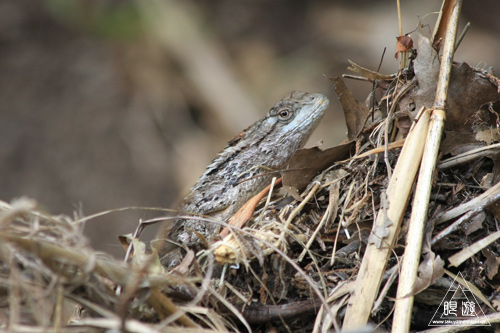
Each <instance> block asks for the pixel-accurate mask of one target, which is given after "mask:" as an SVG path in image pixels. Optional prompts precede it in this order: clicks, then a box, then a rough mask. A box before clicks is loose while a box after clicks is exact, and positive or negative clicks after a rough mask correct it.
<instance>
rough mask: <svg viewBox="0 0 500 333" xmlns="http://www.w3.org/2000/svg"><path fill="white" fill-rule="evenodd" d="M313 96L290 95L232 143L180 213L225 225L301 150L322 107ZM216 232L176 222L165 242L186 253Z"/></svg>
mask: <svg viewBox="0 0 500 333" xmlns="http://www.w3.org/2000/svg"><path fill="white" fill-rule="evenodd" d="M328 104H329V101H328V98H327V97H325V96H324V95H322V94H319V93H306V92H302V91H293V92H291V93H290V94H288V95H286V96H285V97H284V98H283V99H282V100H281V101H279V102H278V103H276V105H274V106H273V107H272V108H271V109H270V110H269V112H268V113H267V115H266V116H265V117H263V118H261V119H260V120H258V121H257V122H256V123H254V124H253V125H251V126H250V127H248V128H247V129H246V130H244V131H242V132H241V133H239V134H238V135H237V136H236V137H234V138H233V139H232V140H231V141H230V142H229V143H228V144H227V146H226V147H225V148H224V149H223V150H222V151H221V152H220V153H219V154H218V156H217V157H216V158H215V159H214V160H213V161H212V163H211V164H210V165H209V166H208V167H207V168H206V170H205V173H204V174H203V175H202V176H201V177H200V178H199V180H198V182H196V184H195V185H194V186H193V187H192V188H191V190H190V192H189V193H188V195H187V196H186V197H185V198H184V200H183V201H182V203H181V208H180V210H181V211H182V212H185V213H193V214H196V215H205V216H210V217H211V218H214V219H218V220H221V221H224V222H226V221H227V220H228V219H229V218H230V217H231V216H232V215H233V214H234V213H236V212H237V211H238V209H239V208H240V207H241V206H242V205H244V204H245V203H246V202H247V201H248V200H249V199H250V198H251V197H253V196H254V195H256V194H257V193H259V192H260V191H261V190H263V189H264V188H265V187H266V186H267V185H268V184H269V183H270V182H271V179H272V177H273V175H272V174H270V173H269V170H270V169H271V170H280V169H283V168H285V167H286V164H287V162H288V161H289V160H290V158H291V157H292V155H293V154H294V153H295V151H297V150H298V149H299V148H302V147H303V146H304V145H305V143H306V141H307V140H308V139H309V137H310V136H311V134H312V132H313V131H314V129H315V128H316V127H317V126H318V124H319V122H320V120H321V119H322V118H323V116H324V114H325V111H326V109H327V107H328ZM218 229H219V226H218V225H217V224H215V223H208V222H204V221H201V220H199V219H197V220H195V219H193V220H189V219H188V220H186V219H177V220H176V221H175V224H174V226H173V228H172V230H171V231H170V232H169V235H168V238H170V239H171V240H174V241H176V242H178V243H181V244H184V245H186V246H187V247H190V248H193V247H196V246H199V245H200V243H201V240H200V238H199V236H198V234H199V235H203V236H204V237H205V239H207V240H208V239H210V238H212V236H213V235H216V234H217V232H218Z"/></svg>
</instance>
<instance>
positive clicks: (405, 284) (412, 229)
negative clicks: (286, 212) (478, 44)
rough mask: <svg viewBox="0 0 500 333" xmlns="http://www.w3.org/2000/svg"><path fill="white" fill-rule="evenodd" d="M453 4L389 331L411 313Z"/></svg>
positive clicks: (405, 325) (406, 325) (400, 327)
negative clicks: (391, 326) (391, 325)
mask: <svg viewBox="0 0 500 333" xmlns="http://www.w3.org/2000/svg"><path fill="white" fill-rule="evenodd" d="M445 2H447V3H451V4H450V5H451V7H452V8H453V10H452V13H451V15H450V16H449V17H447V16H443V19H444V20H445V21H447V24H446V26H447V30H446V34H445V40H444V47H443V55H442V57H441V67H440V71H439V78H438V83H437V91H436V99H435V101H434V107H433V110H432V111H431V112H432V116H431V123H430V125H429V127H430V128H429V133H428V134H427V138H426V139H425V142H426V143H425V149H424V154H423V157H422V163H421V165H420V173H419V177H418V183H417V188H416V190H415V198H414V201H413V205H412V213H411V218H410V222H409V230H408V236H407V243H406V249H405V254H404V256H403V263H402V267H401V273H400V278H399V284H398V292H397V300H396V306H395V310H394V317H393V318H394V319H393V331H394V332H407V331H408V330H409V329H410V321H411V316H412V306H413V296H408V295H409V294H410V293H411V292H412V289H413V288H414V285H415V281H416V280H417V274H418V263H419V258H420V253H421V250H422V242H423V238H424V229H425V222H426V221H427V211H428V208H429V199H430V196H431V190H432V180H433V176H434V170H435V168H436V164H437V157H438V152H439V146H440V143H441V136H442V133H443V128H444V120H445V118H446V112H445V107H446V100H447V95H448V87H449V81H450V76H451V66H452V64H453V55H454V51H455V39H456V35H457V30H458V18H459V16H460V9H461V6H462V2H461V0H458V1H446V0H445Z"/></svg>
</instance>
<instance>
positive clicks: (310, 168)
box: [283, 142, 354, 194]
mask: <svg viewBox="0 0 500 333" xmlns="http://www.w3.org/2000/svg"><path fill="white" fill-rule="evenodd" d="M353 148H354V142H348V143H345V144H341V145H338V146H335V147H332V148H329V149H326V150H322V149H321V148H319V147H317V146H316V147H312V148H304V149H299V150H297V152H296V153H295V154H294V155H293V156H292V158H291V159H290V162H288V168H287V170H285V172H283V187H284V188H285V189H286V190H287V192H288V193H290V194H292V193H293V192H298V191H301V190H302V189H304V188H305V187H306V185H307V184H308V183H309V181H310V180H311V179H313V178H314V177H315V176H316V175H317V174H318V173H319V172H321V171H323V170H324V169H326V168H327V167H329V166H330V165H332V164H333V163H335V162H337V161H341V160H344V159H346V158H347V157H349V154H350V152H351V150H352V149H353Z"/></svg>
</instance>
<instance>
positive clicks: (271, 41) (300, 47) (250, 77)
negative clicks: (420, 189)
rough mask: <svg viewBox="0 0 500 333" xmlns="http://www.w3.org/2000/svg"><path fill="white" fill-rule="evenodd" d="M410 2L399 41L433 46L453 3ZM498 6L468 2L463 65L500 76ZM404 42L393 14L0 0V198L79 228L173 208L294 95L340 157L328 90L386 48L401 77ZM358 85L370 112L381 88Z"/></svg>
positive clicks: (330, 7)
mask: <svg viewBox="0 0 500 333" xmlns="http://www.w3.org/2000/svg"><path fill="white" fill-rule="evenodd" d="M401 3H402V13H403V32H404V33H408V32H411V31H414V30H415V29H416V28H417V26H418V24H419V22H421V23H422V24H423V25H424V26H423V28H422V29H423V31H424V32H426V33H429V34H430V32H431V31H432V29H433V27H434V22H435V20H436V18H437V15H436V14H435V12H437V11H438V10H439V8H440V5H441V1H437V0H424V1H405V0H402V1H401ZM499 7H500V5H499V3H498V1H496V0H481V1H465V4H464V8H463V15H462V18H463V22H462V26H463V25H464V23H465V22H467V21H470V22H471V23H472V26H471V29H470V31H469V33H468V34H467V35H466V37H465V39H464V41H463V43H462V44H461V46H460V48H459V50H458V53H457V55H456V58H455V59H456V60H457V61H466V62H468V63H469V64H470V65H472V66H478V67H482V68H488V67H490V66H492V67H494V68H499V66H500V59H499V57H498V54H500V38H499V33H500V27H499V25H500V21H499V20H498V18H497V16H498V13H499V12H500V8H499ZM398 34H399V31H398V20H397V9H396V1H375V0H372V1H370V0H365V1H362V0H350V1H333V0H330V1H283V0H251V1H250V0H248V1H247V0H239V1H235V0H200V1H187V0H186V1H171V0H149V1H139V0H138V1H129V0H105V1H102V0H45V1H41V0H40V1H33V0H0V117H1V121H0V161H1V162H0V172H1V177H0V199H1V200H5V201H11V200H12V199H13V198H16V197H20V196H29V197H32V198H34V199H36V200H37V201H38V202H39V203H40V205H41V206H42V207H43V209H45V210H46V211H49V212H51V213H53V214H68V215H73V214H74V213H75V212H76V213H77V214H84V215H91V214H95V213H98V212H102V211H106V210H109V209H114V208H120V207H129V206H144V207H162V208H169V207H175V202H176V201H177V200H178V199H179V198H181V197H182V196H183V194H185V193H186V192H187V191H188V189H189V187H190V186H191V185H192V184H193V183H194V182H195V181H196V180H197V179H198V177H199V176H200V175H201V174H202V173H203V170H204V168H205V166H206V165H208V164H209V163H210V161H211V159H212V158H213V157H214V156H215V154H216V153H217V152H218V151H220V150H221V149H222V148H223V147H224V145H225V143H226V142H227V141H228V140H229V139H230V138H232V137H233V136H234V135H235V134H237V133H238V132H239V131H240V130H242V129H244V128H245V127H247V126H249V125H250V124H252V123H253V122H254V121H256V120H257V119H259V118H260V117H262V116H263V115H264V114H265V113H266V112H267V110H268V109H269V108H270V107H271V106H272V105H274V103H275V102H276V101H278V100H279V99H281V97H282V96H283V95H284V94H286V93H287V92H289V91H291V90H305V91H310V92H313V91H314V92H321V93H323V94H326V95H327V96H328V97H329V98H330V100H331V107H330V110H329V111H328V114H327V116H326V117H325V118H324V120H323V122H322V124H321V125H320V128H318V130H317V131H316V133H315V134H314V136H313V137H312V138H311V140H310V142H309V144H308V145H309V146H311V145H313V144H314V143H315V142H317V141H319V140H323V142H324V143H323V144H324V146H325V147H329V146H332V145H335V144H337V143H339V142H340V141H342V140H343V139H344V138H345V132H346V130H345V126H344V121H343V115H342V111H341V108H340V106H339V104H338V102H337V98H336V96H335V95H334V93H333V91H332V89H331V84H330V81H329V80H328V79H327V78H326V77H327V76H336V75H341V74H343V73H347V66H348V62H347V60H348V59H351V60H353V61H355V62H356V63H358V64H360V65H362V66H365V67H368V68H371V69H374V70H376V68H377V67H378V64H379V62H380V58H381V55H382V53H383V50H384V47H387V51H386V54H385V57H384V60H383V64H382V67H381V72H384V73H394V72H396V71H397V70H398V68H399V63H398V61H397V60H395V59H394V52H395V40H396V39H395V37H396V36H398ZM347 84H348V86H349V87H350V89H352V90H353V91H354V93H355V95H356V96H357V97H358V99H360V100H364V99H365V98H366V96H367V95H368V93H369V91H370V88H371V85H370V84H367V83H363V82H356V81H352V80H347ZM158 215H161V213H158V212H147V211H143V210H137V211H128V212H122V213H113V214H107V215H105V216H102V217H100V218H95V219H93V220H91V221H89V222H88V223H87V224H86V226H85V232H86V234H87V235H88V236H89V237H90V239H91V241H92V245H93V246H94V247H95V248H96V249H100V250H103V251H106V252H108V253H111V254H113V255H115V256H117V257H120V256H122V255H123V250H122V248H121V246H120V245H119V243H118V241H117V235H120V234H126V233H131V232H132V231H133V230H134V228H135V226H136V224H137V222H138V221H139V219H141V218H142V219H145V218H149V217H153V216H158ZM153 233H154V228H150V229H149V230H147V231H146V238H147V237H149V236H151V235H152V234H153ZM148 235H149V236H148Z"/></svg>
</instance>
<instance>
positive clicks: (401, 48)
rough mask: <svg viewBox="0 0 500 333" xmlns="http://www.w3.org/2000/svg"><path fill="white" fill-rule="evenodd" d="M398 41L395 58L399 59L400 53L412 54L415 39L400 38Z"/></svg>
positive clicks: (397, 38) (408, 37)
mask: <svg viewBox="0 0 500 333" xmlns="http://www.w3.org/2000/svg"><path fill="white" fill-rule="evenodd" d="M396 40H397V42H396V54H394V58H396V59H397V58H398V56H399V52H411V51H412V50H413V39H411V37H410V36H398V37H396Z"/></svg>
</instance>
